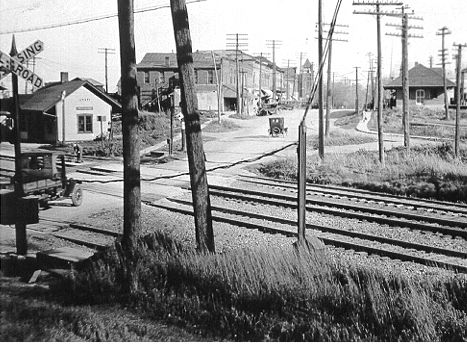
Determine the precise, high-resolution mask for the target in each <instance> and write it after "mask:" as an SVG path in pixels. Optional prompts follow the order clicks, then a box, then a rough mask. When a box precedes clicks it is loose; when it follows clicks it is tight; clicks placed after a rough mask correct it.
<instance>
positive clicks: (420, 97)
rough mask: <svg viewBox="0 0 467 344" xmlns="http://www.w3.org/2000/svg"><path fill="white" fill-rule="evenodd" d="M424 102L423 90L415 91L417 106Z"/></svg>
mask: <svg viewBox="0 0 467 344" xmlns="http://www.w3.org/2000/svg"><path fill="white" fill-rule="evenodd" d="M424 100H425V90H416V91H415V102H416V103H417V105H423V102H424Z"/></svg>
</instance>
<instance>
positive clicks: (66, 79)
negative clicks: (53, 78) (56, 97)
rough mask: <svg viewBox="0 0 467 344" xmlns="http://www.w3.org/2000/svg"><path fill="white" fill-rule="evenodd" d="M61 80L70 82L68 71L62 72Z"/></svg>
mask: <svg viewBox="0 0 467 344" xmlns="http://www.w3.org/2000/svg"><path fill="white" fill-rule="evenodd" d="M60 82H61V83H62V84H63V83H64V82H68V72H60Z"/></svg>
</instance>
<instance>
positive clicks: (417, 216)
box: [209, 184, 467, 233]
mask: <svg viewBox="0 0 467 344" xmlns="http://www.w3.org/2000/svg"><path fill="white" fill-rule="evenodd" d="M209 189H210V190H212V191H216V190H221V191H227V192H242V193H247V194H250V195H255V196H260V197H269V198H276V199H282V200H287V201H296V197H293V196H289V195H284V194H276V193H271V192H263V191H256V190H247V189H238V188H233V187H230V186H222V185H212V184H211V185H209ZM306 202H307V203H308V204H314V205H318V206H324V207H335V208H343V209H347V210H352V211H356V212H367V213H373V214H377V215H384V216H392V217H399V218H405V219H409V220H416V221H424V222H428V223H437V224H440V225H445V226H450V227H460V228H467V222H463V221H455V220H451V219H443V218H439V217H434V216H427V215H420V214H413V213H409V212H405V211H400V210H398V211H394V210H387V209H378V208H373V207H368V206H364V205H356V204H347V203H343V202H338V201H333V200H322V199H318V198H316V197H314V198H311V197H307V199H306ZM466 233H467V231H466Z"/></svg>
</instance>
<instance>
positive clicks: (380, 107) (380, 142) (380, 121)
mask: <svg viewBox="0 0 467 344" xmlns="http://www.w3.org/2000/svg"><path fill="white" fill-rule="evenodd" d="M376 13H377V14H376V29H377V30H376V31H377V35H378V66H377V67H378V68H377V78H378V121H377V122H378V123H377V125H378V150H379V162H380V163H381V165H384V141H383V79H382V76H381V74H382V66H381V14H380V11H379V3H378V4H377V5H376Z"/></svg>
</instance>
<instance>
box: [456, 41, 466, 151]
mask: <svg viewBox="0 0 467 344" xmlns="http://www.w3.org/2000/svg"><path fill="white" fill-rule="evenodd" d="M454 46H455V47H457V66H456V131H455V139H454V156H455V157H456V158H458V157H459V141H460V112H461V100H462V98H463V90H462V81H461V77H462V48H465V47H467V44H454Z"/></svg>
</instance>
